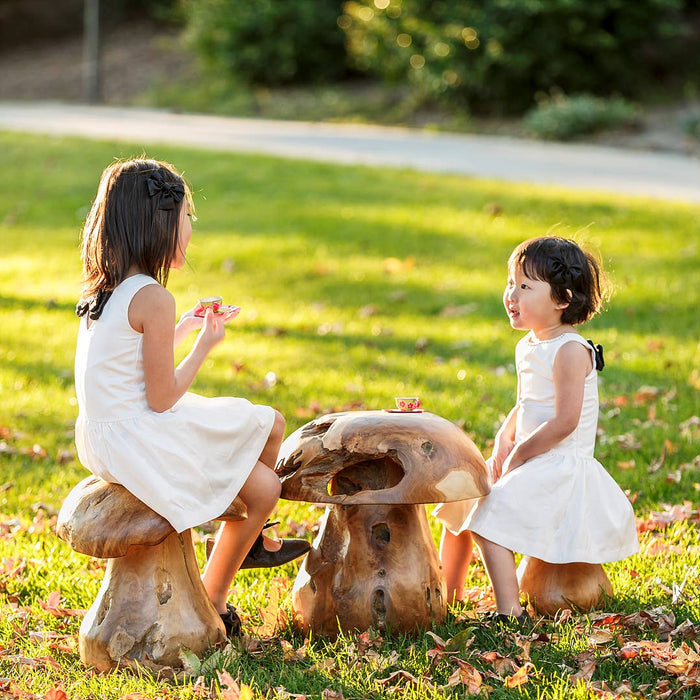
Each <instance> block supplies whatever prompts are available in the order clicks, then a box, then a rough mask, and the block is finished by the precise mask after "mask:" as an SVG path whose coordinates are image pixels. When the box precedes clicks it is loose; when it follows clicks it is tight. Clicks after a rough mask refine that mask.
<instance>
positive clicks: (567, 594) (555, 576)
mask: <svg viewBox="0 0 700 700" xmlns="http://www.w3.org/2000/svg"><path fill="white" fill-rule="evenodd" d="M518 583H519V584H520V592H521V593H523V594H524V595H526V596H527V597H528V598H529V600H530V602H531V603H532V605H533V607H534V608H535V610H537V612H538V613H540V614H541V615H555V614H556V613H557V611H559V610H567V609H574V610H593V609H594V608H597V607H598V605H599V603H600V602H601V599H602V598H603V597H604V596H605V595H609V596H611V595H612V592H613V589H612V585H611V584H610V580H609V579H608V577H607V575H606V573H605V571H604V570H603V567H602V566H601V565H600V564H586V563H584V562H571V563H568V564H550V563H549V562H546V561H542V560H541V559H536V558H535V557H523V558H522V560H521V562H520V566H518Z"/></svg>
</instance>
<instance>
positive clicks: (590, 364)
mask: <svg viewBox="0 0 700 700" xmlns="http://www.w3.org/2000/svg"><path fill="white" fill-rule="evenodd" d="M601 277H602V272H601V270H600V268H599V266H598V264H597V262H596V261H595V259H594V258H593V257H592V256H591V255H590V254H587V253H585V252H584V251H583V250H581V248H579V246H578V245H576V243H574V242H573V241H570V240H567V239H563V238H559V237H554V236H546V237H542V238H533V239H531V240H529V241H525V242H524V243H521V244H520V245H519V246H518V247H517V248H516V249H515V250H514V251H513V253H512V254H511V256H510V259H509V261H508V283H507V285H506V288H505V292H504V294H503V304H504V306H505V309H506V312H507V314H508V318H509V319H510V324H511V326H512V327H513V328H515V329H516V330H523V331H529V332H528V333H527V335H526V336H525V337H524V338H522V339H521V340H520V341H519V342H518V344H517V347H516V350H515V359H516V368H517V374H518V389H517V401H516V404H515V407H514V408H513V409H512V410H511V411H510V413H509V414H508V417H507V418H506V420H505V422H504V423H503V425H502V426H501V428H500V430H499V431H498V433H497V434H496V440H495V445H494V450H493V455H492V457H491V460H490V463H491V468H492V469H493V481H494V483H493V487H492V490H491V493H490V494H489V495H488V496H486V497H484V498H482V499H480V500H479V501H477V502H476V504H474V502H473V501H472V502H470V501H462V502H460V503H456V504H444V505H442V506H439V507H438V508H437V509H436V511H435V514H436V515H437V516H438V518H439V519H441V520H442V521H443V523H444V525H445V531H444V532H443V541H442V546H441V550H440V555H441V559H442V562H443V566H444V568H445V573H446V576H447V579H448V581H447V583H448V595H451V596H452V597H453V598H456V599H461V591H462V588H463V585H464V577H465V574H466V569H467V567H468V565H469V559H470V557H471V551H472V542H471V534H470V533H473V534H474V538H475V539H476V542H477V545H478V546H479V549H480V551H481V554H482V558H483V560H484V564H485V566H486V570H487V572H488V575H489V578H490V579H491V583H492V585H493V589H494V594H495V596H496V605H497V608H498V619H500V620H506V619H508V618H510V617H514V618H516V619H518V622H519V623H520V624H522V623H524V622H525V621H526V618H527V613H526V612H524V611H523V608H522V607H521V605H520V601H519V595H518V580H517V577H516V570H515V560H514V557H513V552H519V553H521V554H525V555H529V556H533V557H536V558H538V559H542V560H543V561H547V562H551V563H565V562H588V563H603V562H609V561H616V560H618V559H623V558H624V557H627V556H629V555H631V554H634V553H635V552H636V551H637V549H638V543H637V534H636V529H635V523H634V512H633V509H632V506H631V504H630V502H629V501H628V499H627V497H626V496H625V494H624V493H623V492H622V490H621V489H620V488H619V486H618V485H617V484H616V483H615V481H614V480H613V479H612V477H610V475H609V474H608V473H607V472H606V471H605V469H604V468H603V466H602V465H601V464H600V463H599V462H598V461H597V460H596V459H595V458H594V457H593V448H594V445H595V437H596V427H597V420H598V378H597V374H596V369H598V370H600V369H602V367H603V356H602V348H600V346H598V347H597V348H595V347H594V346H593V343H591V342H590V341H588V342H587V341H586V340H584V339H583V338H582V337H581V336H580V335H579V334H578V333H577V332H576V330H575V328H574V325H576V324H578V323H583V322H584V321H587V320H588V319H589V318H591V317H592V316H594V315H595V314H596V313H597V312H598V311H599V310H600V307H601V304H602V300H603V294H602V291H601V286H602V279H601Z"/></svg>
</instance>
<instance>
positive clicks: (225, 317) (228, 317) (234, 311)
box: [217, 306, 241, 323]
mask: <svg viewBox="0 0 700 700" xmlns="http://www.w3.org/2000/svg"><path fill="white" fill-rule="evenodd" d="M239 313H241V307H240V306H233V307H229V310H228V311H225V312H224V313H223V314H217V316H218V317H219V318H220V319H221V320H222V321H223V322H224V323H228V322H229V321H233V319H234V318H236V316H238V314H239Z"/></svg>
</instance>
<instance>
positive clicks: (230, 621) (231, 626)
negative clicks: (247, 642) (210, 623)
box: [219, 603, 241, 637]
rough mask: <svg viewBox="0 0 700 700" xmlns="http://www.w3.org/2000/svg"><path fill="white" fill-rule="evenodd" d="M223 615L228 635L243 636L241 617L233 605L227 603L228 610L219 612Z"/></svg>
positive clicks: (222, 618) (222, 619)
mask: <svg viewBox="0 0 700 700" xmlns="http://www.w3.org/2000/svg"><path fill="white" fill-rule="evenodd" d="M219 615H221V621H222V622H223V623H224V628H225V629H226V636H227V637H240V636H241V618H240V617H238V613H237V612H236V611H235V609H234V607H233V605H231V604H230V603H226V612H225V613H219Z"/></svg>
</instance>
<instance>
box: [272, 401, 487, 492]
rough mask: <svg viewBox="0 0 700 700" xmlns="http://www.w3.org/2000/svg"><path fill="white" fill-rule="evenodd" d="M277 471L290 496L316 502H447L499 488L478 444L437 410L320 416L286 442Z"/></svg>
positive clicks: (284, 490) (364, 412)
mask: <svg viewBox="0 0 700 700" xmlns="http://www.w3.org/2000/svg"><path fill="white" fill-rule="evenodd" d="M275 471H276V472H277V475H278V476H279V477H280V479H281V480H282V497H283V498H286V499H288V500H296V501H308V502H310V503H337V504H343V505H371V504H382V503H384V504H392V503H395V504H398V503H403V504H410V503H444V502H449V501H460V500H463V499H465V498H477V497H480V496H485V495H486V494H487V493H489V491H490V490H491V482H490V478H489V473H488V468H487V466H486V462H485V461H484V458H483V456H482V455H481V453H480V452H479V450H478V449H477V447H476V445H474V443H473V442H472V441H471V440H470V439H469V437H468V436H467V435H466V434H465V433H464V432H463V431H462V430H461V429H460V428H459V427H457V426H456V425H455V424H454V423H452V422H451V421H448V420H447V419H445V418H441V417H440V416H437V415H435V414H433V413H409V412H406V413H389V412H387V411H349V412H345V413H332V414H329V415H325V416H320V417H319V418H316V419H315V420H313V421H311V422H310V423H307V424H306V425H304V426H302V427H301V428H299V429H298V430H296V431H295V432H294V433H292V434H291V435H290V436H289V437H288V438H287V439H286V440H285V441H284V443H283V444H282V448H281V450H280V456H279V461H278V463H277V467H276V468H275Z"/></svg>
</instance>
